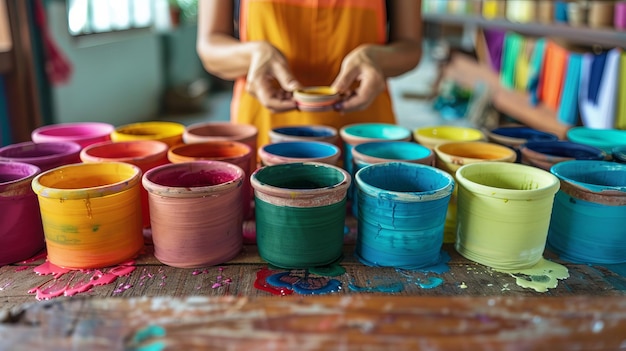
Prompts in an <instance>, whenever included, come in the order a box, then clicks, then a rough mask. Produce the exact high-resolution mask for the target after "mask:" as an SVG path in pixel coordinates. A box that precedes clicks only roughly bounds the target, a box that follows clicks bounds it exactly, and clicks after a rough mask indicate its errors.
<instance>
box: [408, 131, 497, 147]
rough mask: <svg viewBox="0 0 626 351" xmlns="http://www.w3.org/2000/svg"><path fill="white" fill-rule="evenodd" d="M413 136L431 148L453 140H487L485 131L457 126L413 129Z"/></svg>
mask: <svg viewBox="0 0 626 351" xmlns="http://www.w3.org/2000/svg"><path fill="white" fill-rule="evenodd" d="M413 138H414V139H415V140H416V141H417V142H418V143H420V144H422V145H424V146H426V147H427V148H429V149H434V148H435V146H437V145H439V144H443V143H449V142H453V141H478V140H486V138H485V135H484V134H483V132H481V131H480V130H478V129H476V128H470V127H457V126H432V127H423V128H418V129H415V130H414V131H413Z"/></svg>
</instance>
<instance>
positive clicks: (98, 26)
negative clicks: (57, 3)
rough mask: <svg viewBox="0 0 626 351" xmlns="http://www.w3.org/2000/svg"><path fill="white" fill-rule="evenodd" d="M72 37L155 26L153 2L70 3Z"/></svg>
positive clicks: (84, 0)
mask: <svg viewBox="0 0 626 351" xmlns="http://www.w3.org/2000/svg"><path fill="white" fill-rule="evenodd" d="M67 4H68V6H67V11H68V14H67V19H68V28H69V32H70V34H71V35H74V36H80V35H85V34H96V33H107V32H116V31H125V30H129V29H137V28H150V27H152V26H153V25H154V24H155V17H156V16H155V6H154V4H155V2H154V1H153V0H68V2H67Z"/></svg>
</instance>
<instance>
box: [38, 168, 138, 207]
mask: <svg viewBox="0 0 626 351" xmlns="http://www.w3.org/2000/svg"><path fill="white" fill-rule="evenodd" d="M103 166H105V167H123V168H129V169H131V170H132V171H133V172H132V175H131V176H130V178H128V179H124V180H121V181H118V182H115V183H112V184H106V185H100V186H94V187H87V188H73V189H63V188H53V187H49V186H45V185H43V184H42V183H41V180H42V178H45V177H48V176H51V175H52V174H54V173H56V172H63V171H65V170H68V169H71V168H85V167H103ZM141 174H142V172H141V169H140V168H139V167H137V166H135V165H132V164H130V163H125V162H94V163H74V164H69V165H63V166H60V167H57V168H53V169H51V170H48V171H46V172H43V173H41V174H39V175H38V176H37V177H35V179H33V181H32V184H31V185H32V188H33V191H34V192H35V193H36V194H37V195H38V196H41V197H45V198H50V199H63V200H82V199H85V198H97V197H104V196H108V195H113V194H116V193H119V192H122V191H124V190H128V189H130V188H132V187H133V186H135V185H136V184H138V183H139V181H140V179H141Z"/></svg>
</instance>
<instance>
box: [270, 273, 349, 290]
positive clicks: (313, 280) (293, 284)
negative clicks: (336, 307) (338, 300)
mask: <svg viewBox="0 0 626 351" xmlns="http://www.w3.org/2000/svg"><path fill="white" fill-rule="evenodd" d="M266 281H267V283H268V284H270V285H272V286H274V287H277V288H288V289H292V290H293V291H295V292H297V293H299V294H303V295H321V294H327V293H331V292H337V291H339V290H341V282H340V281H339V280H337V279H330V278H328V277H321V276H310V275H309V272H308V271H307V270H292V271H288V272H280V273H275V274H272V275H270V276H268V277H267V278H266Z"/></svg>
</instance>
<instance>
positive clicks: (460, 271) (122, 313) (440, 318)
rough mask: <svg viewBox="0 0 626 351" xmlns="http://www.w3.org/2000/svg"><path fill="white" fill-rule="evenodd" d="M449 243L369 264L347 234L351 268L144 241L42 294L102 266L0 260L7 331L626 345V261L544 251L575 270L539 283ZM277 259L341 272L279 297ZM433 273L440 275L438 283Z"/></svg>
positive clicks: (207, 339) (1, 317)
mask: <svg viewBox="0 0 626 351" xmlns="http://www.w3.org/2000/svg"><path fill="white" fill-rule="evenodd" d="M443 251H444V252H445V253H447V254H449V255H450V261H449V262H448V266H449V271H447V272H444V273H432V272H421V271H406V270H398V269H394V268H382V267H369V266H365V265H363V264H362V263H361V262H360V261H358V260H357V259H356V258H355V257H354V254H353V253H354V243H353V242H352V241H351V240H349V239H348V240H346V244H345V246H344V255H343V258H342V260H341V261H340V262H339V264H340V266H341V267H343V268H344V269H345V273H344V274H341V275H339V276H333V277H324V276H321V275H319V274H317V275H316V274H314V273H309V272H306V271H303V270H292V271H286V270H280V269H276V268H272V267H268V265H267V263H266V262H265V261H264V260H263V259H262V258H260V257H259V254H258V251H257V248H256V246H255V245H254V244H247V245H244V247H243V250H242V252H241V253H240V255H238V256H237V257H236V258H235V259H233V260H231V261H230V262H227V263H225V264H223V265H220V266H212V267H203V268H197V269H182V268H175V267H170V266H166V265H163V264H161V263H160V262H159V261H158V260H157V259H156V258H155V257H154V255H153V247H152V246H151V245H150V244H147V245H146V248H145V251H144V252H143V253H142V254H141V255H140V256H139V257H137V258H136V260H134V262H132V264H130V265H129V266H130V267H131V268H132V269H133V270H132V272H130V273H129V274H126V275H120V276H119V277H117V278H116V279H115V280H113V281H111V282H110V283H109V284H104V283H103V285H99V286H94V287H92V288H91V289H90V290H88V291H85V292H81V293H77V294H76V295H74V296H59V297H55V298H52V299H50V300H49V301H38V300H37V299H36V294H34V293H29V290H31V291H32V289H33V288H36V287H46V286H54V285H55V284H56V285H57V286H58V285H63V284H71V282H72V281H87V280H89V279H90V277H92V276H93V271H71V272H69V273H66V274H62V275H59V276H58V277H56V278H55V277H54V276H52V275H40V274H37V273H35V272H34V270H35V268H36V267H39V266H40V265H41V264H43V263H44V262H45V255H42V256H41V257H39V258H37V259H35V260H31V261H27V262H23V263H19V264H14V265H8V266H4V267H1V268H0V311H1V312H0V337H1V338H2V340H7V341H6V343H8V342H9V341H10V342H13V343H14V346H16V347H17V346H19V345H22V346H24V345H27V346H28V347H25V349H33V347H34V348H37V347H39V346H41V347H43V346H44V345H46V346H48V347H47V349H50V347H49V345H50V343H58V345H60V346H59V349H64V346H63V345H69V344H67V343H71V342H76V338H77V337H81V338H82V337H83V336H84V337H85V340H82V339H81V340H79V341H80V342H82V343H87V344H89V345H88V346H89V347H88V349H98V348H101V349H112V348H110V346H111V343H112V342H113V343H116V344H115V345H117V346H120V347H119V348H120V349H124V348H126V349H133V347H135V346H137V345H143V342H144V340H141V337H140V336H137V334H141V333H142V332H144V333H148V334H149V336H150V337H149V339H150V340H149V342H152V341H154V340H152V339H155V338H156V339H155V340H157V341H158V343H159V344H158V345H161V344H160V343H162V344H163V345H165V346H163V348H143V349H142V348H140V347H139V346H137V347H138V348H135V349H142V350H161V349H195V348H196V347H197V346H198V345H200V344H202V345H212V346H215V347H216V348H218V349H224V347H223V346H224V345H230V346H232V347H230V346H229V349H231V348H232V349H239V348H244V347H246V349H250V348H253V349H263V348H272V347H274V346H276V347H275V348H276V349H286V348H292V347H291V346H294V347H293V348H295V346H297V345H300V346H299V348H304V349H309V346H310V349H328V347H329V345H335V344H333V342H334V343H338V344H337V345H339V346H341V347H343V348H345V349H351V348H352V347H347V346H348V345H356V346H359V345H360V346H366V345H370V346H371V347H372V349H377V348H378V347H377V346H389V347H391V346H394V347H395V346H397V347H398V348H401V349H406V348H415V347H417V346H424V347H426V346H428V347H427V348H429V349H434V350H436V349H454V350H459V349H477V347H478V348H479V349H485V348H484V347H482V346H480V347H479V346H478V345H482V343H485V342H486V343H487V344H485V345H493V347H494V348H495V349H499V350H502V349H507V348H508V346H512V345H517V346H520V345H524V346H528V345H525V344H523V343H522V344H520V340H522V339H524V340H526V341H525V342H527V343H531V345H530V347H528V349H551V350H553V349H570V348H569V347H565V346H575V345H578V346H580V345H582V346H584V347H583V349H598V350H600V349H602V350H604V349H619V347H622V348H624V347H626V346H625V345H626V277H625V276H624V275H623V274H624V273H623V272H624V270H623V267H622V266H601V265H590V264H573V263H570V262H564V261H561V260H559V259H558V257H556V256H555V255H554V254H552V253H550V252H549V251H546V252H545V254H544V257H545V258H547V259H550V260H554V261H556V262H559V263H561V264H563V265H565V266H566V267H567V268H568V269H569V274H570V276H569V278H567V279H564V280H561V281H559V283H558V286H557V287H556V288H554V289H549V290H548V291H547V292H544V293H540V292H536V291H534V290H532V289H526V288H522V287H520V286H518V285H517V284H516V283H515V278H514V277H512V276H510V275H509V274H505V273H499V272H496V271H494V270H492V269H490V268H489V267H485V266H483V265H480V264H478V263H475V262H472V261H469V260H467V259H465V258H464V257H462V256H461V255H459V254H458V253H457V252H456V251H455V249H454V246H453V245H452V244H444V246H443ZM268 269H270V270H271V272H273V273H276V272H281V271H282V272H285V273H286V274H291V275H293V276H295V277H302V276H308V277H312V278H313V279H321V280H322V281H323V280H324V279H326V281H328V280H329V279H334V280H336V281H337V282H338V288H336V289H334V291H333V292H330V293H327V294H324V295H307V294H298V293H297V292H295V293H293V294H291V295H289V296H274V295H272V294H271V293H269V292H267V291H265V290H263V289H259V288H257V287H255V280H257V277H258V276H259V274H260V273H262V272H268ZM107 270H110V269H109V268H106V269H102V271H103V272H107ZM620 270H621V271H620ZM68 277H69V278H68ZM435 280H440V282H441V284H439V285H437V284H431V286H432V287H429V286H428V285H429V282H433V281H435ZM55 311H58V313H57V312H55ZM61 311H63V312H61ZM129 314H130V315H132V318H128V316H129ZM268 316H271V318H270V317H268ZM34 320H36V321H34ZM89 323H91V324H89ZM93 323H96V325H100V326H106V328H96V329H98V330H97V331H96V330H95V329H94V328H93V327H90V326H92V325H93ZM154 323H156V324H155V325H153V324H154ZM83 324H85V325H84V326H83ZM51 328H52V329H51ZM65 328H71V329H72V330H70V331H67V330H65ZM81 328H86V329H84V330H83V329H81ZM90 328H91V329H90ZM146 328H154V329H146ZM575 331H576V332H575ZM338 333H340V334H341V336H338ZM152 334H154V335H152ZM162 334H163V335H162ZM27 335H44V337H42V338H41V339H37V338H32V337H28V336H27ZM81 335H82V336H81ZM103 338H104V339H103ZM134 338H139V339H140V340H139V341H137V340H135V339H134ZM528 339H531V340H530V341H529V340H528ZM37 340H39V341H37ZM103 340H104V341H103ZM133 340H135V341H133ZM132 342H135V344H137V345H135V344H133V345H135V346H133V345H131V344H132ZM149 342H148V344H149ZM4 343H5V341H3V344H4ZM98 343H104V344H103V345H105V346H102V345H100V344H98ZM118 344H119V345H118ZM129 345H130V346H129ZM173 345H177V347H174V346H173ZM250 345H254V346H250ZM101 346H102V347H101ZM117 346H116V347H117ZM131 346H132V347H131ZM166 346H167V347H166ZM183 346H184V347H183ZM279 346H280V347H279ZM344 346H345V347H344ZM605 346H608V347H605ZM618 346H619V347H618ZM107 347H109V348H107ZM341 347H340V348H341ZM520 347H521V346H520ZM603 347H604V348H603ZM331 348H332V347H331ZM355 348H359V347H355ZM363 348H366V349H367V347H361V348H359V349H363ZM383 348H386V347H383ZM522 348H523V349H526V347H522ZM0 349H3V346H0ZM9 349H12V350H13V349H19V347H17V348H15V347H11V348H9ZM52 349H54V348H52ZM205 349H206V348H205ZM516 349H519V348H516Z"/></svg>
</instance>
